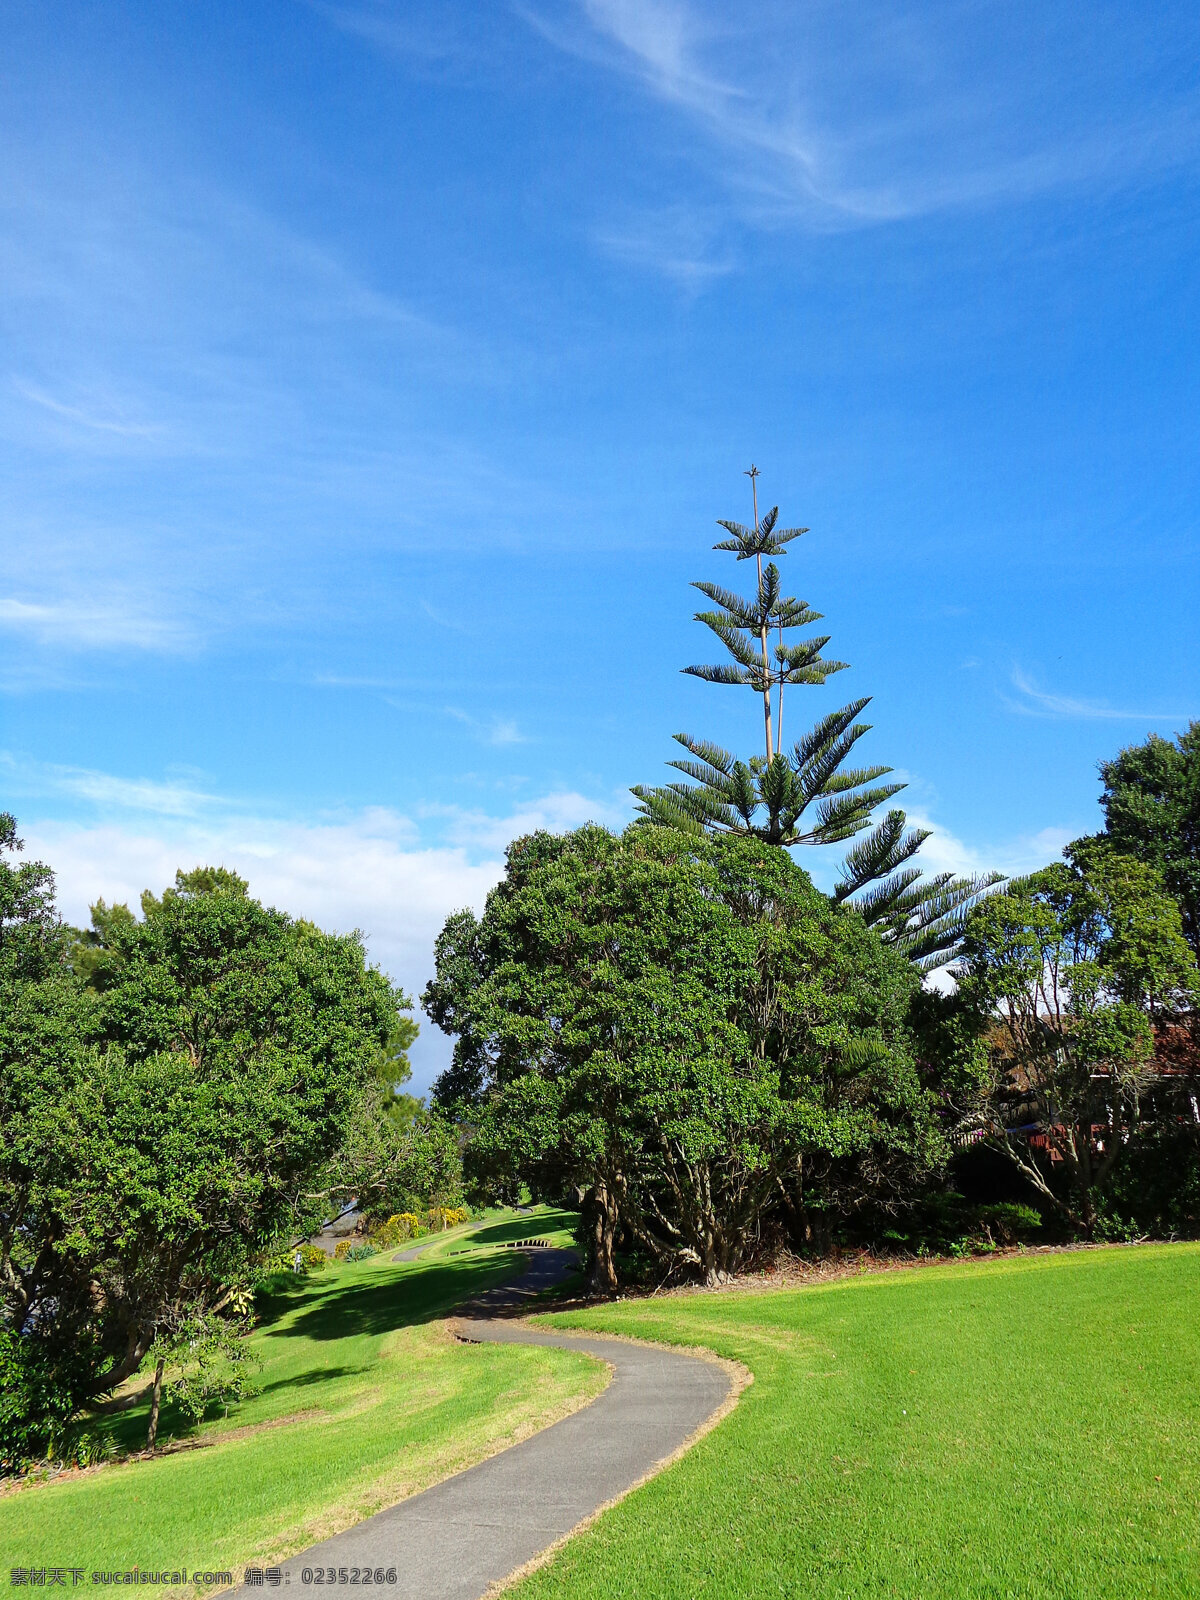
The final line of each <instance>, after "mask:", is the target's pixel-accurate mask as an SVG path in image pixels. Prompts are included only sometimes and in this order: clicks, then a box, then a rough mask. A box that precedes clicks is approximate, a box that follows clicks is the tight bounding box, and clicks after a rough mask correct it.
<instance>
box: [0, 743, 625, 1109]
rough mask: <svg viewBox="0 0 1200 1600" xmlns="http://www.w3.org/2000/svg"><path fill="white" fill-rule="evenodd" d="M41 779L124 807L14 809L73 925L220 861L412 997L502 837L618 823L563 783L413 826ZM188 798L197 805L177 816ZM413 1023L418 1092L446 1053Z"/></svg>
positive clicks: (426, 1029) (601, 805)
mask: <svg viewBox="0 0 1200 1600" xmlns="http://www.w3.org/2000/svg"><path fill="white" fill-rule="evenodd" d="M9 766H10V772H11V770H12V763H11V761H10V763H9ZM54 774H58V777H57V779H54ZM41 779H42V781H43V783H44V784H48V783H50V782H51V781H54V782H56V784H57V787H58V788H59V789H60V790H66V791H68V792H71V793H74V794H76V795H78V796H79V797H80V798H87V799H90V800H92V801H93V802H95V803H97V804H100V805H111V806H122V807H124V808H126V809H127V812H128V815H127V816H125V817H123V818H120V819H117V820H104V821H63V820H38V819H37V818H36V817H34V818H33V819H32V820H30V819H29V818H26V817H22V818H21V821H20V832H21V835H22V837H23V838H24V839H25V844H26V857H27V858H33V859H37V860H43V861H46V862H48V863H49V864H50V865H51V866H52V867H53V868H54V870H55V873H56V875H57V880H58V902H59V907H60V909H61V911H62V913H63V915H64V916H65V917H66V918H67V920H68V921H70V922H73V923H75V924H82V925H86V924H87V921H88V915H89V907H90V906H91V905H92V904H93V903H94V902H95V901H96V900H98V899H104V900H107V901H108V902H109V903H110V904H111V903H113V902H114V901H116V902H122V901H123V902H125V903H127V904H129V905H132V906H133V907H135V908H136V906H137V904H138V901H139V898H140V896H141V893H142V890H143V889H151V890H153V891H154V893H156V894H157V893H161V891H162V890H163V889H164V888H165V887H166V886H167V885H169V884H171V883H173V882H174V879H175V872H176V869H177V868H183V869H184V870H185V871H187V870H189V869H190V868H192V867H195V866H201V865H204V866H224V867H229V868H231V869H232V870H234V871H236V872H238V873H240V874H241V876H242V877H244V878H245V879H246V880H247V881H248V882H249V885H250V892H251V893H252V894H253V895H254V896H255V897H256V898H258V899H260V900H262V901H263V902H264V903H266V904H268V905H273V906H277V907H278V908H279V909H280V910H282V911H286V912H288V913H290V914H291V915H293V916H303V917H307V918H309V919H310V920H312V921H313V922H316V923H317V924H318V925H319V926H320V927H323V928H326V929H328V930H329V931H330V932H339V933H348V932H351V931H353V930H354V929H358V930H359V931H360V932H361V933H362V934H363V937H364V939H365V941H366V945H367V949H368V951H369V952H370V955H371V958H372V960H374V961H375V962H377V963H378V964H379V965H380V966H381V967H382V968H383V970H384V971H385V972H387V973H388V975H389V976H390V977H391V978H392V979H393V981H395V982H397V983H399V984H400V986H401V987H402V988H403V989H404V990H405V991H406V992H407V993H408V994H409V995H410V996H412V997H413V999H414V1000H415V999H417V997H418V996H419V995H420V992H421V990H422V989H423V988H424V986H425V983H426V982H427V981H428V979H429V978H430V976H431V975H432V971H433V944H434V940H435V939H436V937H437V935H438V933H439V931H440V930H441V927H442V924H443V923H444V922H445V920H446V917H447V916H448V915H449V913H450V912H451V911H455V910H458V909H460V908H461V907H463V906H470V907H472V908H473V909H474V910H476V911H479V910H481V909H482V907H483V902H484V900H485V899H486V897H487V893H488V890H489V889H491V888H492V886H493V885H494V884H496V883H498V882H499V881H500V878H501V877H502V876H503V872H504V859H503V854H504V848H505V846H506V845H508V844H509V843H510V841H511V840H513V839H515V838H517V837H518V836H519V835H521V834H523V833H528V832H531V831H533V830H534V829H536V828H552V829H556V830H560V829H565V828H571V827H576V826H578V825H579V824H580V823H582V822H586V821H589V820H595V821H600V822H606V823H609V824H611V825H619V824H620V822H622V821H623V820H625V816H624V815H623V814H622V812H621V811H620V810H619V808H618V807H616V806H615V805H613V804H612V803H610V802H605V801H595V800H589V799H588V798H587V797H586V796H584V795H581V794H577V793H574V792H566V791H564V792H559V793H555V794H549V795H546V796H544V797H543V798H542V799H540V800H535V801H531V802H529V803H528V804H527V805H525V806H523V807H522V808H521V809H520V810H518V811H514V812H512V813H511V814H510V815H508V816H504V817H497V816H490V815H487V814H486V813H484V812H481V811H466V810H462V809H459V808H456V807H449V806H431V807H428V808H426V809H425V810H424V811H423V812H422V819H423V822H424V826H419V825H418V824H417V823H415V822H414V821H413V820H412V819H410V818H408V817H405V816H402V815H400V814H398V813H396V812H394V811H389V810H385V809H383V808H373V809H368V810H364V811H361V812H358V813H356V814H354V815H352V816H349V817H346V818H332V819H323V820H317V821H303V822H299V821H295V820H288V819H277V818H270V817H263V816H247V815H241V816H231V815H228V814H226V815H214V814H212V812H213V810H214V805H213V797H212V796H209V795H203V794H202V793H201V792H200V791H199V790H189V789H187V788H186V787H185V786H177V792H178V795H179V809H178V810H172V808H171V804H170V799H171V796H172V795H173V794H174V793H175V792H176V786H173V785H171V784H169V783H159V784H156V783H153V782H151V781H149V780H136V781H129V780H125V779H120V778H111V777H108V776H107V775H105V774H100V773H86V772H81V771H80V770H79V769H74V768H58V769H41ZM202 803H206V804H207V806H208V814H205V813H204V811H203V808H202ZM189 805H190V806H192V807H193V808H194V809H195V810H196V811H197V812H198V813H199V814H195V815H192V814H188V811H187V809H186V808H187V807H188V806H189ZM139 811H140V812H142V813H143V815H140V816H139V815H137V814H136V813H137V812H139ZM146 813H150V814H151V815H147V814H146ZM421 1030H422V1031H421V1038H420V1040H419V1041H418V1044H417V1046H416V1049H415V1051H414V1055H413V1063H414V1086H415V1087H416V1088H418V1089H420V1090H424V1089H425V1088H427V1087H428V1085H429V1083H430V1082H431V1081H432V1078H433V1077H434V1076H435V1075H436V1073H437V1072H438V1071H440V1070H441V1068H442V1067H443V1066H444V1065H445V1063H446V1061H447V1060H448V1055H449V1044H448V1042H447V1041H446V1040H445V1039H443V1038H442V1036H441V1035H440V1034H439V1033H438V1031H437V1029H436V1028H434V1027H433V1025H432V1023H430V1022H428V1021H427V1020H425V1019H421Z"/></svg>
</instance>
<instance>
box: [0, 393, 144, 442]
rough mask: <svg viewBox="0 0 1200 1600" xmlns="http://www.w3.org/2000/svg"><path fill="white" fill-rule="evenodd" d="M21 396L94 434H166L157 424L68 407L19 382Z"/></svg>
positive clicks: (139, 435)
mask: <svg viewBox="0 0 1200 1600" xmlns="http://www.w3.org/2000/svg"><path fill="white" fill-rule="evenodd" d="M15 388H16V390H17V393H18V394H20V395H21V396H22V397H23V398H24V399H26V400H28V401H30V402H31V403H32V404H33V405H35V406H40V407H41V408H42V409H43V410H44V411H49V412H51V413H52V414H53V415H54V416H56V417H61V418H62V419H63V421H65V422H70V423H76V424H78V426H80V427H82V428H87V429H89V430H91V431H92V432H94V433H113V434H117V435H119V436H121V437H123V438H131V439H152V438H154V437H155V436H156V435H158V434H160V433H161V432H162V428H161V427H160V426H159V425H158V424H157V423H152V422H131V421H129V420H128V419H126V418H124V417H121V416H117V415H113V414H107V415H106V414H104V413H102V412H98V411H97V410H95V409H89V408H87V407H84V406H78V405H68V404H67V403H66V402H65V401H62V400H56V399H55V398H54V397H53V396H52V395H49V394H46V393H45V392H44V391H43V390H41V389H38V388H36V387H35V386H34V385H32V384H24V383H17V384H16V385H15Z"/></svg>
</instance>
